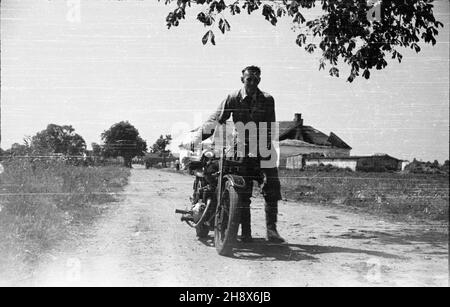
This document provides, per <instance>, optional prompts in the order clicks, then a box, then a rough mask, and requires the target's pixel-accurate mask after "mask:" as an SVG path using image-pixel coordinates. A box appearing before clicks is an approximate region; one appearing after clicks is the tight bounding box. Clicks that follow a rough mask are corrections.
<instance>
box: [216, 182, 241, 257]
mask: <svg viewBox="0 0 450 307" xmlns="http://www.w3.org/2000/svg"><path fill="white" fill-rule="evenodd" d="M239 223H240V211H239V193H238V192H237V191H236V188H235V187H233V185H232V184H231V182H230V181H227V182H226V183H225V187H224V190H223V192H222V197H221V203H220V204H218V208H217V212H216V217H215V227H214V243H215V246H216V250H217V252H218V253H219V255H222V256H230V255H232V253H233V246H234V245H235V243H236V237H237V233H238V230H239Z"/></svg>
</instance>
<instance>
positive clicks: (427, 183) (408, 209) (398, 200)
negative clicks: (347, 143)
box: [280, 170, 449, 221]
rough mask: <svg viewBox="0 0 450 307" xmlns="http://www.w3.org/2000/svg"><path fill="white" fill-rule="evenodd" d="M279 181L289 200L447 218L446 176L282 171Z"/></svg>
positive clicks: (408, 216)
mask: <svg viewBox="0 0 450 307" xmlns="http://www.w3.org/2000/svg"><path fill="white" fill-rule="evenodd" d="M280 180H281V186H282V195H283V197H285V198H287V199H291V200H297V201H306V202H318V203H324V204H327V205H332V206H339V207H346V208H352V209H358V210H363V211H368V212H372V213H377V214H390V215H394V216H396V217H401V218H424V219H431V220H442V221H444V220H447V221H448V214H449V211H448V209H449V177H448V175H430V174H400V173H360V172H351V171H332V172H320V171H319V172H318V171H300V170H281V171H280Z"/></svg>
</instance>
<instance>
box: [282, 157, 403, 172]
mask: <svg viewBox="0 0 450 307" xmlns="http://www.w3.org/2000/svg"><path fill="white" fill-rule="evenodd" d="M404 164H405V161H404V160H400V159H397V158H394V157H391V156H389V155H387V154H375V155H372V156H347V157H344V156H341V157H313V156H307V155H296V156H291V157H288V158H287V161H286V168H288V169H302V168H304V167H305V166H319V165H331V166H334V167H339V168H349V169H351V170H353V171H362V172H385V171H401V170H403V168H404Z"/></svg>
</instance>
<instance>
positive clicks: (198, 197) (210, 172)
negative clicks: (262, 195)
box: [175, 147, 246, 256]
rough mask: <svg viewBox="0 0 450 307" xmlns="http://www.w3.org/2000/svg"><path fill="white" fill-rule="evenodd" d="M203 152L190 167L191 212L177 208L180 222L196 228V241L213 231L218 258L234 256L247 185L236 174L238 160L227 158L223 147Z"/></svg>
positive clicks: (238, 164)
mask: <svg viewBox="0 0 450 307" xmlns="http://www.w3.org/2000/svg"><path fill="white" fill-rule="evenodd" d="M219 152H220V153H219V155H218V156H217V154H216V153H215V152H214V151H213V150H204V151H203V152H202V154H201V156H200V158H199V159H198V160H193V161H191V162H190V164H189V170H190V172H191V174H193V175H194V176H195V179H194V184H193V195H192V197H191V198H190V201H191V209H190V210H180V209H176V210H175V213H178V214H182V216H181V221H184V222H186V223H187V224H188V225H189V226H191V227H193V228H195V230H196V234H197V237H198V238H200V239H201V238H206V237H207V236H208V234H209V232H210V231H214V244H215V248H216V250H217V252H218V254H219V255H222V256H229V255H231V254H232V253H233V247H234V246H235V243H236V239H237V233H238V230H239V224H240V215H241V214H240V194H241V193H242V192H243V189H244V188H245V186H246V182H245V179H244V177H243V176H241V175H239V174H240V173H241V169H242V168H243V164H242V162H241V161H239V160H236V159H232V158H229V157H226V153H227V151H226V148H225V147H223V148H222V149H220V150H219Z"/></svg>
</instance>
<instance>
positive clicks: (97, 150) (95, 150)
mask: <svg viewBox="0 0 450 307" xmlns="http://www.w3.org/2000/svg"><path fill="white" fill-rule="evenodd" d="M91 147H92V155H93V156H94V157H100V156H102V155H103V149H102V146H100V145H99V144H97V143H91Z"/></svg>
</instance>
